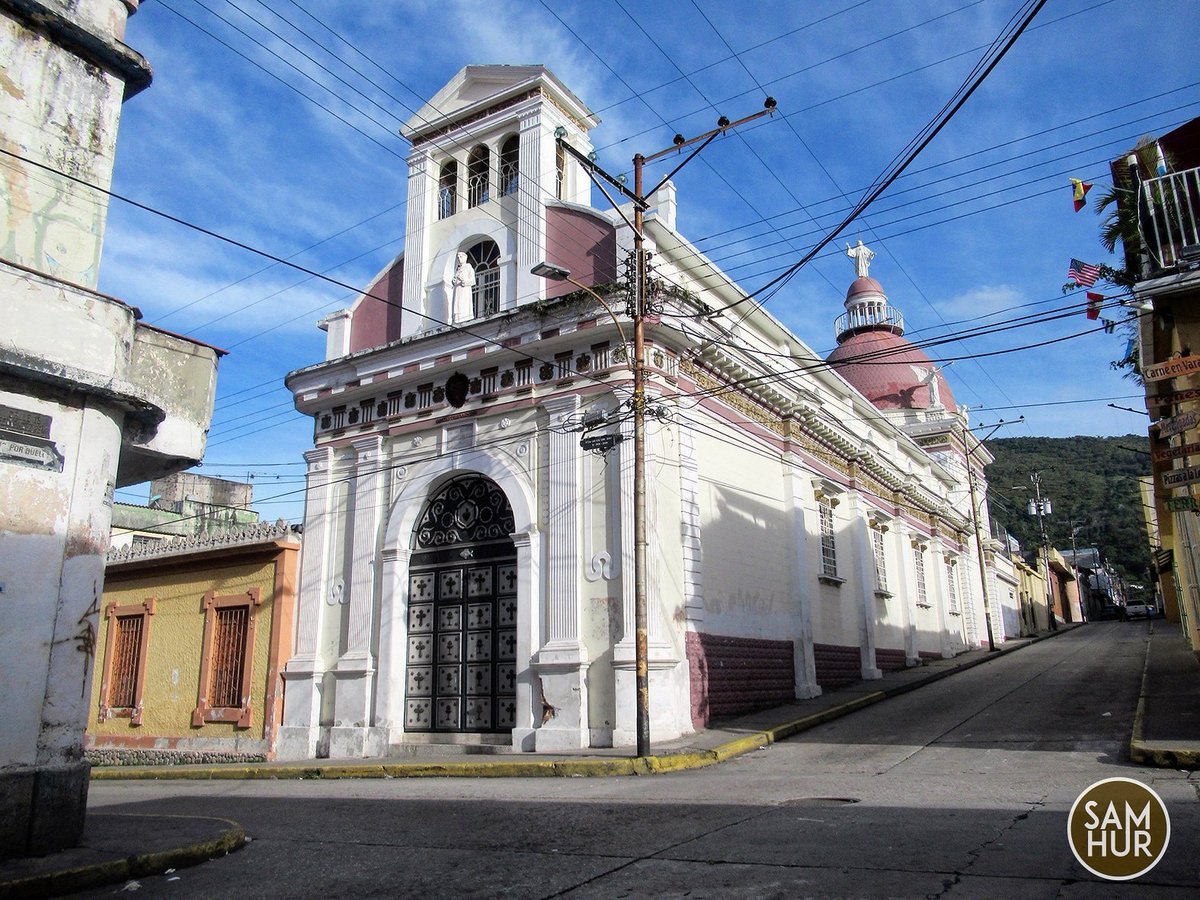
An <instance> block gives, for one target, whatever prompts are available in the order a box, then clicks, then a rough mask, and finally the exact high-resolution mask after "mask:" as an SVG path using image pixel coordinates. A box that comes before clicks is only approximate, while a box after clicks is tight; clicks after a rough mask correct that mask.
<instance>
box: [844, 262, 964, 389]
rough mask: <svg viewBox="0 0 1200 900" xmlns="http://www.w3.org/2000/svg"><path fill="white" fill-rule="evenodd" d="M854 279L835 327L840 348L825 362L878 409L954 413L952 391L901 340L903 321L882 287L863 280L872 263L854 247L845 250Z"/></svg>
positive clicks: (931, 366)
mask: <svg viewBox="0 0 1200 900" xmlns="http://www.w3.org/2000/svg"><path fill="white" fill-rule="evenodd" d="M847 255H848V256H850V257H852V258H854V257H857V258H856V259H855V262H856V269H857V275H858V277H857V278H855V279H854V281H853V282H851V284H850V288H849V290H847V291H846V303H845V306H846V312H845V313H843V314H842V315H841V316H838V319H837V322H836V323H834V330H835V331H836V333H837V341H838V346H837V349H836V350H834V351H833V352H832V353H831V354H829V358H828V359H827V360H826V362H827V363H828V364H829V365H830V366H832V367H833V368H834V370H835V371H836V372H837V373H838V374H839V375H841V376H842V377H843V378H845V379H846V381H848V382H850V384H851V385H852V386H854V387H855V388H857V389H858V392H859V393H860V394H862V395H863V396H864V397H866V398H867V399H868V400H870V401H871V402H872V403H873V404H875V406H876V408H878V409H885V410H887V409H916V410H925V409H939V410H945V411H946V412H950V413H952V412H956V411H957V409H958V405H957V404H956V403H955V402H954V395H953V394H952V393H951V392H950V385H949V384H947V382H946V379H945V378H944V377H942V373H941V371H940V370H939V369H938V367H937V366H935V365H934V363H933V361H932V360H931V359H930V358H929V357H928V356H926V355H925V352H924V351H923V350H921V349H920V348H918V347H916V346H914V345H913V344H912V343H911V342H910V341H908V340H906V339H905V337H904V316H903V314H902V313H901V312H900V310H898V309H897V308H896V307H894V306H892V305H890V304H889V303H888V298H887V294H885V293H884V291H883V285H882V284H880V283H879V282H878V281H876V280H875V279H874V278H871V277H870V276H869V275H867V274H866V268H867V266H868V265H869V264H870V261H871V258H872V257H874V255H875V254H874V253H872V252H871V251H870V250H869V249H868V248H866V247H864V246H863V245H862V241H859V242H858V247H857V248H856V249H853V250H852V249H850V248H849V245H847Z"/></svg>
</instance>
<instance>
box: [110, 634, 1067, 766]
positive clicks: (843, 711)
mask: <svg viewBox="0 0 1200 900" xmlns="http://www.w3.org/2000/svg"><path fill="white" fill-rule="evenodd" d="M1069 630H1071V629H1069V628H1065V627H1063V628H1059V629H1058V630H1057V631H1052V632H1049V633H1048V634H1042V635H1036V636H1034V637H1033V638H1031V639H1029V640H1028V642H1026V643H1023V644H1021V645H1020V646H1017V647H1010V648H1007V649H1004V648H1001V649H998V650H996V651H995V652H992V653H988V654H986V655H985V656H981V657H979V658H977V659H972V660H969V661H966V662H963V663H961V664H959V665H956V666H951V667H947V668H945V669H942V670H939V671H935V672H930V673H929V674H928V675H926V676H925V677H923V678H920V679H918V680H914V681H911V682H909V683H908V684H901V685H896V686H894V687H891V688H885V689H883V690H879V691H874V692H872V693H870V694H864V695H863V696H861V697H856V698H854V699H853V700H848V701H846V702H845V703H841V704H838V705H837V706H833V707H830V708H829V709H824V710H821V711H820V712H815V713H811V714H810V715H807V716H803V717H801V718H799V719H793V720H792V721H789V722H783V723H782V724H779V725H775V726H773V727H771V728H767V729H764V730H763V731H756V732H752V733H750V734H746V735H743V736H741V737H738V738H734V739H733V740H730V741H726V742H725V743H724V744H721V745H719V746H718V747H716V748H714V749H711V750H681V751H677V752H668V753H662V754H657V755H654V756H644V757H617V758H606V759H542V760H536V759H534V760H512V761H509V760H504V761H500V760H496V761H488V762H482V761H465V760H464V761H462V762H457V761H451V762H437V763H423V762H411V763H405V762H388V763H348V764H343V765H329V766H316V765H312V764H310V763H296V764H295V765H271V766H266V765H227V766H221V767H215V766H204V767H199V766H196V767H187V768H184V767H182V766H112V767H104V768H93V769H92V780H94V781H138V780H144V779H161V780H174V781H210V780H230V781H241V780H256V779H268V780H269V779H278V780H301V779H338V778H580V777H589V778H603V777H612V776H617V775H657V774H661V773H664V772H683V771H687V770H690V769H702V768H705V767H707V766H712V765H716V764H718V763H723V762H725V761H726V760H730V759H734V758H735V757H738V756H743V755H744V754H746V753H750V752H753V751H755V750H760V749H762V748H763V747H766V746H768V745H770V744H774V743H777V742H778V741H782V740H784V739H785V738H789V737H792V736H793V735H796V734H799V733H800V732H802V731H807V730H808V729H810V728H815V727H816V726H817V725H822V724H824V723H825V722H830V721H832V720H834V719H839V718H841V717H842V716H845V715H849V714H850V713H852V712H855V711H856V710H859V709H862V708H863V707H865V706H871V705H872V704H875V703H878V702H879V701H881V700H886V699H887V698H889V697H896V696H899V695H900V694H905V693H908V692H909V691H914V690H916V689H917V688H920V687H924V686H925V685H927V684H932V683H933V682H935V681H940V680H941V679H943V678H948V677H949V676H951V675H954V674H955V673H957V672H962V671H965V670H966V669H973V668H974V667H975V666H980V665H983V664H984V663H986V662H990V661H991V660H993V659H998V658H1000V657H1001V656H1004V655H1007V654H1009V653H1015V652H1017V651H1018V650H1021V649H1023V648H1024V647H1028V646H1030V645H1032V644H1035V643H1037V642H1038V641H1044V640H1047V639H1049V638H1052V637H1057V636H1058V635H1060V634H1065V633H1066V632H1067V631H1069Z"/></svg>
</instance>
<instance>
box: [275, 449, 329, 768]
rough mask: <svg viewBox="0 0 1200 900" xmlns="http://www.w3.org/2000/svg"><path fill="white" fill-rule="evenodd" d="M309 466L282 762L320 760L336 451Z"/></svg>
mask: <svg viewBox="0 0 1200 900" xmlns="http://www.w3.org/2000/svg"><path fill="white" fill-rule="evenodd" d="M304 460H305V462H307V463H308V473H307V488H306V490H305V498H304V549H303V551H302V552H301V554H300V592H299V603H298V604H297V607H296V649H295V652H294V653H293V654H292V658H291V659H290V660H288V663H287V666H286V667H285V668H284V671H283V679H284V682H285V685H286V690H285V692H284V705H283V724H282V725H281V726H280V728H279V741H278V750H277V756H278V758H279V759H311V758H313V757H315V756H316V755H317V737H318V732H319V728H320V717H321V693H320V682H321V675H322V673H323V671H324V663H323V661H322V660H321V657H320V655H319V653H318V648H317V640H318V635H319V634H320V629H321V618H322V615H323V613H324V609H325V598H326V597H327V596H328V595H329V584H328V575H329V571H328V567H329V525H330V518H331V514H332V511H331V509H330V501H331V499H332V496H333V490H332V486H331V485H330V481H329V480H330V469H331V466H332V463H333V451H332V450H330V449H329V448H326V447H323V448H319V449H316V450H310V451H308V452H307V453H305V454H304Z"/></svg>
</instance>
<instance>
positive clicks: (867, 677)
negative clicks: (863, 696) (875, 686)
mask: <svg viewBox="0 0 1200 900" xmlns="http://www.w3.org/2000/svg"><path fill="white" fill-rule="evenodd" d="M862 677H863V681H878V680H879V679H880V678H882V677H883V669H877V668H875V666H863V670H862Z"/></svg>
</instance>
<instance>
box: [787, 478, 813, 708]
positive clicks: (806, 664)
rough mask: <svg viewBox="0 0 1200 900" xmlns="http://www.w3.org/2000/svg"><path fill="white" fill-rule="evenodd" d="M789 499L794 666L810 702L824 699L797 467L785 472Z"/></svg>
mask: <svg viewBox="0 0 1200 900" xmlns="http://www.w3.org/2000/svg"><path fill="white" fill-rule="evenodd" d="M784 491H785V494H784V496H785V497H790V498H791V499H790V502H791V507H792V515H791V529H792V539H791V542H790V544H791V548H792V551H791V560H790V564H789V568H790V572H791V607H792V609H793V610H794V611H795V617H796V626H795V627H796V630H795V632H794V633H793V634H792V664H793V667H794V669H795V675H796V685H795V689H796V699H797V700H808V699H810V698H812V697H819V696H820V695H821V686H820V685H819V684H817V663H816V657H815V656H814V655H813V633H812V604H811V603H810V597H811V592H810V591H808V590H806V589H805V588H806V586H807V585H808V583H809V582H810V581H811V578H808V577H806V575H807V573H806V571H805V569H806V568H807V566H808V561H809V559H810V556H809V547H808V541H809V535H808V529H807V528H806V527H805V523H804V502H805V500H804V479H803V477H802V474H801V473H800V472H799V471H798V470H797V469H796V467H795V466H793V465H787V467H786V468H785V470H784Z"/></svg>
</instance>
